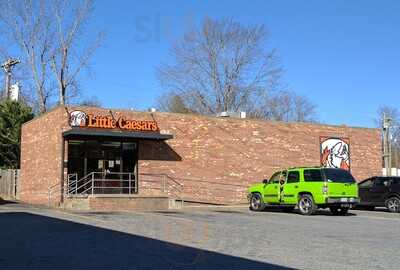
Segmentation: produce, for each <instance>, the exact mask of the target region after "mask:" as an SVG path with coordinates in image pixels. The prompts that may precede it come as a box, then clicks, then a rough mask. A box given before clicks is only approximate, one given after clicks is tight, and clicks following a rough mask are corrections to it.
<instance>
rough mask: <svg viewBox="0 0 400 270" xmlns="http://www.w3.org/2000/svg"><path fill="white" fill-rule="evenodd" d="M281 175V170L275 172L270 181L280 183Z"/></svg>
mask: <svg viewBox="0 0 400 270" xmlns="http://www.w3.org/2000/svg"><path fill="white" fill-rule="evenodd" d="M280 175H281V172H277V173H274V174H273V175H272V176H271V178H270V179H269V183H271V184H272V183H279V176H280Z"/></svg>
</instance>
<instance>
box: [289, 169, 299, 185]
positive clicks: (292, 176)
mask: <svg viewBox="0 0 400 270" xmlns="http://www.w3.org/2000/svg"><path fill="white" fill-rule="evenodd" d="M299 180H300V173H299V172H298V171H292V172H289V174H288V178H287V182H286V183H288V184H290V183H297V182H299Z"/></svg>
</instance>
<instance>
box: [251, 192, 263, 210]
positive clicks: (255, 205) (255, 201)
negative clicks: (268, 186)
mask: <svg viewBox="0 0 400 270" xmlns="http://www.w3.org/2000/svg"><path fill="white" fill-rule="evenodd" d="M264 208H265V204H264V202H263V199H262V196H261V194H260V193H253V194H251V197H250V210H252V211H258V212H259V211H262V210H264Z"/></svg>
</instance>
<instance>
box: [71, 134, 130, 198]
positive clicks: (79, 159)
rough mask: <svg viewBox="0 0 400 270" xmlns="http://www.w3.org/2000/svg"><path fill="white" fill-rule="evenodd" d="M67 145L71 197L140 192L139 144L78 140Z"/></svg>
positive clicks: (105, 140)
mask: <svg viewBox="0 0 400 270" xmlns="http://www.w3.org/2000/svg"><path fill="white" fill-rule="evenodd" d="M67 142H68V180H69V192H70V193H71V192H73V193H92V194H132V193H136V192H137V172H138V168H137V166H138V142H137V141H133V140H124V139H110V138H105V139H102V138H96V139H91V138H79V137H77V138H71V139H69V140H68V141H67ZM71 183H72V184H71Z"/></svg>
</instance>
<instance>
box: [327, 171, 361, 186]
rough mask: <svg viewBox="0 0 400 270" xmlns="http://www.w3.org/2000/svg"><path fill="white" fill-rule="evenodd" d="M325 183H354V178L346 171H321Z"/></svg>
mask: <svg viewBox="0 0 400 270" xmlns="http://www.w3.org/2000/svg"><path fill="white" fill-rule="evenodd" d="M323 173H324V176H325V179H326V181H328V182H335V183H355V182H356V181H355V180H354V177H353V176H352V175H351V174H350V173H349V172H348V171H346V170H341V169H330V168H327V169H323Z"/></svg>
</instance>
